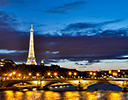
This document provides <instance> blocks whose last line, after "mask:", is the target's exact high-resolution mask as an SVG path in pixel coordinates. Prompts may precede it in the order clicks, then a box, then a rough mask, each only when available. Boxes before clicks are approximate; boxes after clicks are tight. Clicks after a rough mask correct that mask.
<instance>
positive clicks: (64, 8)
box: [46, 1, 86, 14]
mask: <svg viewBox="0 0 128 100" xmlns="http://www.w3.org/2000/svg"><path fill="white" fill-rule="evenodd" d="M85 3H86V2H85V1H76V2H73V3H69V4H65V5H62V6H58V7H54V8H51V9H50V10H47V11H46V12H47V13H53V14H65V13H67V12H68V11H70V10H76V9H80V8H81V6H82V5H83V4H85Z"/></svg>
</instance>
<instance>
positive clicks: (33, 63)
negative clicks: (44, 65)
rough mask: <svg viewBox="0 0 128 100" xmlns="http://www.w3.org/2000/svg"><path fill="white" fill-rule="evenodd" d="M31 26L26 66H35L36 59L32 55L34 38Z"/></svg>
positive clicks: (33, 54)
mask: <svg viewBox="0 0 128 100" xmlns="http://www.w3.org/2000/svg"><path fill="white" fill-rule="evenodd" d="M33 33H34V30H33V25H31V30H30V42H29V53H28V58H27V63H26V65H37V63H36V58H35V53H34V39H33V38H34V37H33Z"/></svg>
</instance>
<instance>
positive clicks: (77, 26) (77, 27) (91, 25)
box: [62, 19, 123, 31]
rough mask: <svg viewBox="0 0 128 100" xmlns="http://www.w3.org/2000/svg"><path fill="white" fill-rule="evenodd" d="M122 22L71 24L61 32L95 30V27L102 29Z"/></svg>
mask: <svg viewBox="0 0 128 100" xmlns="http://www.w3.org/2000/svg"><path fill="white" fill-rule="evenodd" d="M121 21H123V20H119V19H118V20H112V21H105V22H101V23H86V22H81V23H71V24H69V25H67V26H66V28H64V29H63V30H62V31H72V30H73V31H77V30H81V29H87V28H96V27H102V26H104V25H108V24H112V23H118V22H121Z"/></svg>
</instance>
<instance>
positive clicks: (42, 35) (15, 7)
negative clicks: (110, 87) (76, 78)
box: [0, 0, 128, 71]
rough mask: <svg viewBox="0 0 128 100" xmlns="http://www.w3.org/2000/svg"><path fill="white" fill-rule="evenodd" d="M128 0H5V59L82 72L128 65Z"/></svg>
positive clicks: (0, 44) (1, 28) (0, 13)
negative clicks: (32, 46)
mask: <svg viewBox="0 0 128 100" xmlns="http://www.w3.org/2000/svg"><path fill="white" fill-rule="evenodd" d="M127 4H128V0H0V37H1V38H0V58H1V59H2V58H5V59H12V60H13V61H14V62H16V63H17V64H19V63H26V61H27V57H28V49H29V36H30V28H31V24H33V29H34V43H35V56H36V61H37V63H38V64H40V62H41V59H42V57H43V59H44V62H45V65H51V64H56V65H60V66H61V67H65V68H72V69H77V70H80V71H98V70H118V69H128V6H127Z"/></svg>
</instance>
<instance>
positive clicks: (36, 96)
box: [0, 90, 128, 100]
mask: <svg viewBox="0 0 128 100" xmlns="http://www.w3.org/2000/svg"><path fill="white" fill-rule="evenodd" d="M0 100H128V92H110V91H107V92H104V93H101V92H100V91H97V92H96V91H94V92H88V91H66V92H53V91H28V92H20V91H9V90H8V91H3V92H0Z"/></svg>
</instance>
